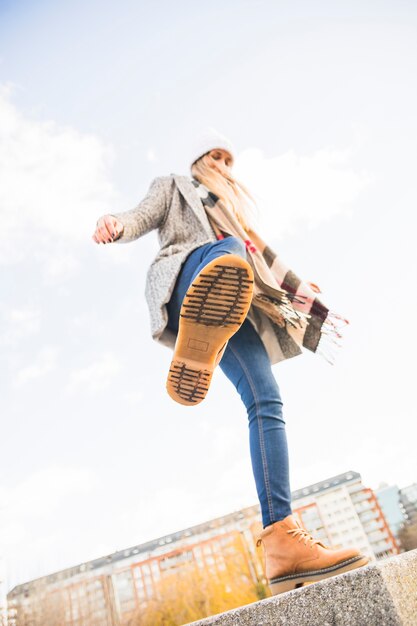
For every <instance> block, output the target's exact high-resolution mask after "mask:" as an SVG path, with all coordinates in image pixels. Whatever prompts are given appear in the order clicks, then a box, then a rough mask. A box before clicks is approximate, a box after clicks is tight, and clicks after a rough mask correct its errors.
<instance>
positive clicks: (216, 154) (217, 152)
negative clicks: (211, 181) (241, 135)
mask: <svg viewBox="0 0 417 626" xmlns="http://www.w3.org/2000/svg"><path fill="white" fill-rule="evenodd" d="M209 154H210V155H211V156H212V157H213V159H214V160H215V161H216V162H217V165H220V169H225V170H227V171H229V172H230V171H231V170H232V166H233V157H232V155H231V154H230V152H227V150H223V149H222V148H215V149H214V150H210V152H209Z"/></svg>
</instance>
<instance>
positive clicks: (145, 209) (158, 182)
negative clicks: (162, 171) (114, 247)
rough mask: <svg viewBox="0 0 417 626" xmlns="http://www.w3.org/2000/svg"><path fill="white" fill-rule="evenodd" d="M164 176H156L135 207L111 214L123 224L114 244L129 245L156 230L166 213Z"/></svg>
mask: <svg viewBox="0 0 417 626" xmlns="http://www.w3.org/2000/svg"><path fill="white" fill-rule="evenodd" d="M165 178H166V177H164V176H157V177H156V178H154V179H153V181H152V182H151V184H150V186H149V189H148V192H147V194H146V196H145V197H144V198H143V200H141V201H140V202H139V204H138V205H137V206H135V207H134V208H133V209H130V210H129V211H124V212H123V213H111V214H110V215H113V217H115V218H116V219H118V220H119V221H120V222H121V223H122V224H123V232H122V234H121V235H120V236H119V237H118V238H117V239H115V240H114V242H115V243H118V242H120V243H129V242H130V241H134V240H135V239H138V238H139V237H142V235H146V234H147V233H149V232H150V231H151V230H154V229H155V228H158V226H159V225H160V224H161V223H162V221H163V220H164V218H165V214H166V211H167V208H168V207H167V194H166V184H165V183H164V179H165Z"/></svg>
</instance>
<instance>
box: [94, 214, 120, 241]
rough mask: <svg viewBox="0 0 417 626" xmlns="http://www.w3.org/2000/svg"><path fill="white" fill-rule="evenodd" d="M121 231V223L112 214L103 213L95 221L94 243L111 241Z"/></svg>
mask: <svg viewBox="0 0 417 626" xmlns="http://www.w3.org/2000/svg"><path fill="white" fill-rule="evenodd" d="M122 232H123V224H122V223H121V222H119V220H117V219H116V218H115V217H113V215H103V217H100V219H99V220H98V221H97V226H96V230H95V233H94V235H93V236H92V239H93V241H95V242H96V243H111V242H112V241H115V240H116V239H117V238H118V237H119V236H120V235H121V234H122Z"/></svg>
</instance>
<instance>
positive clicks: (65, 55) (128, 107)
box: [0, 0, 417, 590]
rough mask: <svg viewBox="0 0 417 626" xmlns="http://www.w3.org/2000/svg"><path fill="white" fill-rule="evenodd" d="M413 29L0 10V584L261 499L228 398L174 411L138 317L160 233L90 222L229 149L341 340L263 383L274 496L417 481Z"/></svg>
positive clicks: (209, 8)
mask: <svg viewBox="0 0 417 626" xmlns="http://www.w3.org/2000/svg"><path fill="white" fill-rule="evenodd" d="M416 18H417V9H416V6H415V4H414V3H412V2H401V3H398V2H394V1H390V2H388V1H385V2H383V1H381V2H371V1H368V2H367V1H361V2H352V1H349V2H348V1H346V2H345V1H343V2H337V3H335V2H324V1H317V2H315V3H311V2H308V1H300V2H297V3H294V2H289V1H288V2H287V1H285V2H276V1H272V0H270V1H265V2H259V1H253V2H250V1H248V2H242V1H239V2H238V1H230V2H227V1H224V0H222V2H218V1H216V2H211V3H207V4H203V3H195V2H194V3H193V2H177V3H170V2H157V3H154V4H152V5H151V4H149V3H147V4H145V3H137V2H136V1H133V0H131V1H126V0H125V1H122V2H118V3H115V2H103V1H100V2H98V1H97V2H95V1H93V0H83V2H81V0H74V1H72V2H71V3H69V2H65V3H64V2H56V1H54V2H45V1H38V2H34V1H31V2H29V1H26V2H4V1H1V2H0V210H1V220H2V221H1V225H2V237H1V248H0V264H1V276H2V281H1V293H2V295H1V300H0V320H1V326H0V346H1V353H0V354H1V361H0V367H1V370H0V376H1V381H2V407H3V410H2V422H1V434H2V436H1V439H0V459H1V466H0V531H1V532H0V536H1V540H0V541H1V543H0V557H1V555H3V567H4V568H5V570H6V571H5V577H6V583H5V588H6V589H7V590H8V589H10V588H11V587H12V586H14V585H15V584H17V583H20V582H24V581H25V580H29V579H31V578H34V577H37V576H41V575H43V574H47V573H49V572H52V571H54V570H56V569H61V568H63V567H68V566H70V565H72V564H74V563H78V562H82V561H84V560H88V559H91V558H94V557H97V556H100V555H101V554H106V553H109V552H112V551H114V550H117V549H121V548H123V547H126V546H130V545H134V544H135V543H139V542H142V541H146V540H148V539H151V538H153V537H155V536H159V535H161V534H164V533H169V532H171V531H175V530H178V529H180V528H183V527H187V526H190V525H192V524H195V523H199V522H201V521H204V520H206V519H209V518H211V517H215V516H217V515H221V514H223V513H226V512H230V511H232V510H235V509H237V508H240V507H242V506H248V505H251V504H253V503H255V502H256V501H257V499H256V491H255V486H254V482H253V477H252V472H251V466H250V456H249V448H248V432H247V418H246V414H245V410H244V407H243V405H242V404H241V401H240V398H239V397H238V396H237V394H236V392H235V390H234V388H233V387H232V386H231V384H230V383H229V381H227V380H226V379H225V378H224V377H223V374H222V372H221V371H220V370H219V371H218V372H217V373H216V375H215V378H214V382H213V384H212V387H211V390H210V392H209V395H208V397H207V399H206V400H205V402H204V403H202V404H201V405H199V406H198V407H193V408H191V409H189V408H185V407H182V406H180V405H176V404H175V403H173V402H172V400H171V399H170V398H169V397H168V396H167V394H166V393H165V379H166V372H167V368H168V366H169V362H170V357H171V353H170V351H169V350H168V349H166V348H164V347H161V346H159V345H157V344H156V343H155V342H154V341H153V340H152V339H151V337H150V327H149V315H148V310H147V306H146V302H145V299H144V293H143V292H144V284H145V277H146V271H147V268H148V266H149V264H150V263H151V261H152V259H153V257H154V255H155V254H156V251H157V237H156V233H152V234H150V235H148V236H146V237H144V238H143V239H140V240H138V241H136V242H134V243H132V244H129V245H126V246H124V245H113V246H97V245H96V244H94V243H93V242H92V239H91V235H92V232H93V231H94V227H95V223H96V220H97V219H98V217H99V216H101V215H103V214H104V213H106V212H116V211H117V212H118V211H123V210H127V209H129V208H132V207H133V206H134V205H135V204H137V203H138V202H139V201H140V200H141V198H142V197H143V196H144V195H145V193H146V190H147V188H148V186H149V183H150V181H151V180H152V178H153V177H154V176H157V175H166V174H169V173H171V172H177V173H181V174H188V173H189V171H188V161H187V155H188V151H189V148H190V144H191V142H192V139H193V137H194V135H195V133H196V132H198V130H199V129H201V128H202V127H203V126H206V125H212V126H214V127H216V128H217V129H218V130H219V131H220V132H222V133H224V134H225V135H227V136H228V137H230V139H231V140H232V141H233V143H234V144H235V146H236V151H237V155H236V166H235V173H236V175H238V176H239V177H241V179H242V180H243V181H244V182H246V183H247V184H248V186H249V188H250V189H251V190H253V191H254V192H255V193H256V194H257V197H258V198H259V204H260V209H261V216H262V217H261V222H262V223H261V228H263V233H264V236H265V237H266V238H267V239H268V242H269V243H270V245H271V246H272V247H274V248H275V249H276V250H277V251H278V252H279V254H280V255H281V256H282V258H283V259H284V260H285V261H286V262H287V263H288V264H289V265H290V266H291V267H292V268H293V269H294V271H295V272H296V273H298V274H299V275H300V276H302V277H303V278H305V279H307V280H312V281H314V282H316V283H317V284H318V285H319V286H320V287H321V288H322V290H323V294H322V299H323V301H324V302H325V303H326V304H327V305H328V306H329V307H330V308H333V309H334V310H336V311H337V312H339V313H341V314H342V315H344V316H346V317H347V318H348V319H349V320H350V322H351V323H350V326H349V327H348V329H347V330H346V332H345V339H344V342H343V348H341V349H340V350H339V351H338V354H337V359H336V364H335V365H334V366H331V365H329V364H328V363H326V362H325V361H324V360H323V359H321V358H320V357H319V356H317V355H313V354H311V353H309V352H306V353H305V354H303V355H302V356H299V357H296V358H294V359H291V360H289V361H286V362H285V363H282V364H278V365H276V366H274V372H275V375H276V378H277V381H278V383H279V385H280V388H281V393H282V396H283V400H284V411H285V416H286V421H287V432H288V440H289V452H290V462H291V468H290V469H291V474H290V476H291V486H292V488H293V489H294V490H295V489H297V488H299V487H302V486H303V485H305V484H309V483H311V482H315V481H317V480H321V479H323V478H326V477H328V476H332V475H335V474H338V473H341V472H344V471H346V470H349V469H353V470H356V471H359V472H361V474H362V476H363V480H364V482H365V483H366V484H368V485H369V486H371V487H374V488H375V487H377V486H378V484H379V482H380V481H386V482H397V483H398V484H399V485H400V486H404V485H406V484H409V483H411V482H413V481H415V480H417V471H416V464H415V435H416V429H415V418H416V410H415V405H414V392H413V385H414V376H412V372H413V370H414V369H415V368H414V367H413V366H414V363H413V357H414V354H415V347H416V345H415V331H414V326H413V324H414V311H415V309H416V294H415V290H414V286H415V283H416V272H415V269H416V267H415V256H414V248H415V242H414V237H415V230H416V220H415V210H416V199H417V198H416V197H417V193H416V187H415V172H416V166H417V143H416V139H417V137H416V135H417V133H416V130H417V122H416V115H415V111H416V110H417V94H416V79H415V77H416V75H417V67H416V66H417V38H416V26H417V19H416Z"/></svg>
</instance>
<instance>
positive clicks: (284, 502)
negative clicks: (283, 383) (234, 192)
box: [168, 237, 292, 528]
mask: <svg viewBox="0 0 417 626" xmlns="http://www.w3.org/2000/svg"><path fill="white" fill-rule="evenodd" d="M223 254H238V255H240V256H243V258H245V259H246V247H245V244H244V242H243V241H242V240H241V239H238V238H236V237H226V238H225V239H221V240H219V241H216V242H214V243H208V244H205V245H203V246H201V247H199V248H197V249H196V250H193V252H191V254H189V256H188V257H187V259H186V260H185V262H184V264H183V266H182V268H181V271H180V274H179V276H178V278H177V282H176V285H175V289H174V292H173V294H172V296H171V300H170V302H169V303H168V315H169V321H168V325H169V326H170V328H171V329H172V330H173V331H174V332H178V321H179V312H180V308H181V304H182V301H183V299H184V296H185V293H186V291H187V289H188V287H189V285H190V284H191V282H192V281H193V280H194V278H195V276H197V274H198V273H199V272H200V271H201V270H202V269H203V267H204V266H205V265H206V264H207V263H208V262H209V261H211V260H212V259H214V258H216V257H218V256H221V255H223ZM219 367H220V369H221V370H222V371H223V372H224V373H225V374H226V376H227V378H229V380H230V381H231V382H232V383H233V385H234V386H235V387H236V390H237V391H238V393H239V394H240V397H241V398H242V401H243V403H244V405H245V407H246V410H247V415H248V419H249V424H248V426H249V448H250V454H251V461H252V469H253V474H254V478H255V485H256V490H257V493H258V498H259V503H260V507H261V513H262V522H263V527H264V528H265V526H268V525H269V524H272V523H273V522H276V521H278V520H280V519H284V517H286V516H287V515H290V514H291V513H292V510H291V490H290V485H289V462H288V447H287V436H286V431H285V421H284V418H283V415H282V400H281V395H280V391H279V387H278V384H277V382H276V380H275V377H274V375H273V373H272V369H271V363H270V360H269V357H268V354H267V352H266V350H265V346H264V344H263V342H262V340H261V338H260V337H259V335H258V333H257V332H256V330H255V328H254V327H253V325H252V323H251V322H250V321H249V320H248V319H246V320H245V321H244V322H243V324H242V326H241V327H240V328H239V330H238V331H237V332H236V333H235V334H234V335H233V336H232V337H231V338H230V339H229V343H228V345H227V348H226V350H225V352H224V354H223V357H222V359H221V361H220V363H219Z"/></svg>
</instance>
